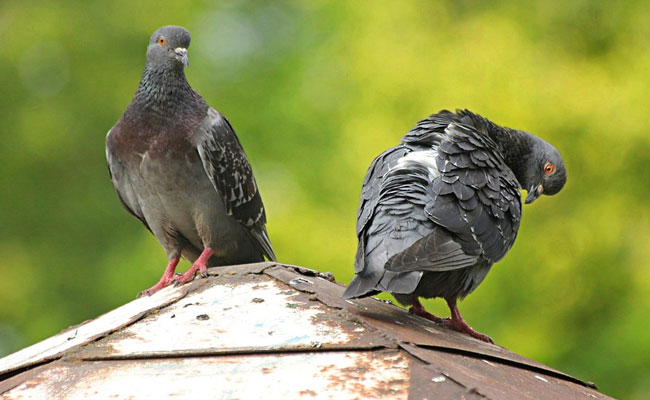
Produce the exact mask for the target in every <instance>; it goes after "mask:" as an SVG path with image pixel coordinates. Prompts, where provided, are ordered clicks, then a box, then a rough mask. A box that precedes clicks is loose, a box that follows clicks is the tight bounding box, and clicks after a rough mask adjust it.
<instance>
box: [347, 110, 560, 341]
mask: <svg viewBox="0 0 650 400" xmlns="http://www.w3.org/2000/svg"><path fill="white" fill-rule="evenodd" d="M565 182H566V171H565V169H564V163H563V161H562V157H561V156H560V153H558V151H557V150H556V149H555V148H554V147H553V146H551V145H550V144H548V143H546V142H545V141H543V140H541V139H539V138H537V137H535V136H533V135H531V134H530V133H527V132H523V131H518V130H514V129H509V128H503V127H500V126H498V125H496V124H494V123H492V122H490V121H488V120H487V119H485V118H483V117H481V116H479V115H477V114H473V113H471V112H470V111H467V110H464V111H457V112H456V113H455V114H454V113H452V112H450V111H447V110H444V111H440V112H439V113H437V114H434V115H431V116H430V117H429V118H426V119H423V120H422V121H420V122H418V124H417V125H416V126H415V127H414V128H413V129H411V131H409V132H408V133H407V134H406V136H404V137H403V138H402V144H401V145H399V146H395V147H393V148H390V149H388V150H386V151H385V152H384V153H382V154H381V155H379V156H378V157H377V158H375V160H374V161H373V162H372V164H371V165H370V168H369V169H368V172H367V174H366V177H365V180H364V182H363V188H362V191H361V205H360V207H359V214H358V217H357V218H358V219H357V236H358V239H359V247H358V250H357V256H356V261H355V277H354V279H353V280H352V282H351V283H350V286H349V287H348V288H347V290H346V291H345V293H344V294H343V297H344V298H346V299H350V298H355V297H362V296H370V295H373V294H376V293H378V292H382V291H385V292H390V293H392V294H393V296H394V297H395V298H396V299H397V301H399V302H400V303H402V304H404V305H411V306H412V307H411V309H410V310H409V311H410V312H411V313H413V314H416V315H419V316H422V317H425V318H428V319H430V320H433V321H435V322H438V323H441V324H443V325H445V326H448V327H450V328H452V329H455V330H457V331H460V332H464V333H467V334H469V335H471V336H473V337H475V338H477V339H480V340H483V341H485V342H492V339H490V338H489V337H488V336H486V335H484V334H481V333H478V332H476V331H475V330H473V329H472V328H471V327H470V326H469V325H468V324H467V323H466V322H465V321H464V320H463V318H462V317H461V315H460V312H459V311H458V307H457V305H456V301H457V300H458V299H462V298H464V297H465V296H467V295H468V294H470V293H471V292H472V291H473V290H474V289H476V287H477V286H478V285H479V284H480V283H481V281H483V278H485V275H486V274H487V273H488V271H489V270H490V267H491V266H492V264H493V263H495V262H497V261H499V260H500V259H501V258H503V256H504V255H505V254H506V253H507V252H508V250H509V249H510V247H512V244H513V243H514V241H515V237H516V236H517V230H518V228H519V221H520V219H521V199H520V194H519V189H526V190H527V191H528V196H527V197H526V203H527V204H528V203H532V202H533V201H535V199H537V198H538V197H539V196H540V195H541V194H542V193H544V194H548V195H552V194H555V193H557V192H559V191H560V189H562V187H563V186H564V184H565ZM419 297H424V298H434V297H442V298H444V299H445V300H446V301H447V305H448V306H449V309H450V311H451V318H444V319H443V318H439V317H436V316H435V315H433V314H430V313H428V312H427V311H426V310H425V309H424V307H423V306H422V304H420V301H419V300H418V298H419Z"/></svg>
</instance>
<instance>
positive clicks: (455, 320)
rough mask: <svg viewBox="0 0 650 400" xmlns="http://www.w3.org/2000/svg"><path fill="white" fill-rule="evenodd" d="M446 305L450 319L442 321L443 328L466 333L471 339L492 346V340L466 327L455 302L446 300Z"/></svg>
mask: <svg viewBox="0 0 650 400" xmlns="http://www.w3.org/2000/svg"><path fill="white" fill-rule="evenodd" d="M447 305H448V306H449V310H450V311H451V318H446V319H445V320H443V321H442V325H443V326H447V327H449V328H451V329H454V330H456V331H458V332H463V333H466V334H468V335H470V336H472V337H475V338H476V339H478V340H482V341H484V342H487V343H492V344H494V340H492V338H491V337H489V336H487V335H484V334H482V333H479V332H476V331H475V330H474V329H472V327H471V326H469V325H467V322H465V320H464V319H463V317H461V315H460V311H458V307H457V306H456V300H447Z"/></svg>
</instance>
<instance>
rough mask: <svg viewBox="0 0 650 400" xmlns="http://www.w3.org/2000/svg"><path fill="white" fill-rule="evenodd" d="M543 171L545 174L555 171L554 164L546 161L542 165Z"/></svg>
mask: <svg viewBox="0 0 650 400" xmlns="http://www.w3.org/2000/svg"><path fill="white" fill-rule="evenodd" d="M544 172H545V173H547V174H552V173H553V172H555V165H553V164H551V163H548V162H547V163H546V165H544Z"/></svg>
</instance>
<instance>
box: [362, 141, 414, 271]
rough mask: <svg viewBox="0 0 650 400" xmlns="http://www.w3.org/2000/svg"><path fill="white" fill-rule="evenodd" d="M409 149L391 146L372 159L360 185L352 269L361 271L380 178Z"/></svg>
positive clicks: (377, 196)
mask: <svg viewBox="0 0 650 400" xmlns="http://www.w3.org/2000/svg"><path fill="white" fill-rule="evenodd" d="M409 151H410V150H409V149H408V148H406V147H404V146H395V147H392V148H390V149H388V150H386V151H384V152H383V153H381V154H380V155H378V156H377V157H375V159H374V160H373V161H372V163H371V164H370V167H369V168H368V171H367V172H366V176H365V178H364V179H363V184H362V186H361V201H360V203H359V211H358V213H357V238H358V240H359V246H358V247H357V256H356V259H355V262H354V271H355V272H361V271H362V270H363V268H364V263H365V261H364V256H365V247H366V246H365V244H366V243H365V237H366V230H367V228H368V223H369V222H370V220H371V218H372V217H373V215H374V213H375V209H376V207H377V203H378V202H379V195H380V191H381V187H382V180H383V178H384V176H385V175H386V173H387V172H388V170H389V169H390V167H391V166H392V165H395V163H396V162H397V160H399V159H400V158H401V157H403V156H404V155H405V154H407V153H408V152H409Z"/></svg>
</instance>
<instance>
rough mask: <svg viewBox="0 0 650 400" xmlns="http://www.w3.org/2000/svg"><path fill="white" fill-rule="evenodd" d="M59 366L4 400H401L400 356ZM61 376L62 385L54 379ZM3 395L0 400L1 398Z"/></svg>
mask: <svg viewBox="0 0 650 400" xmlns="http://www.w3.org/2000/svg"><path fill="white" fill-rule="evenodd" d="M85 364H86V365H85V366H84V367H83V368H79V366H77V365H75V364H73V363H62V362H60V363H59V364H58V365H57V366H53V367H52V368H50V369H48V370H45V371H44V372H42V373H41V374H40V375H38V376H36V377H34V378H33V379H31V380H29V381H27V382H24V383H23V384H21V385H19V386H17V387H15V388H13V389H12V390H10V391H8V392H6V393H4V395H3V396H4V397H6V398H7V399H23V398H42V399H52V398H65V399H69V400H77V399H79V400H86V399H94V398H99V397H101V398H120V399H123V398H138V399H162V398H167V397H174V398H187V399H198V398H210V399H235V398H241V399H260V398H268V399H295V398H302V397H307V398H310V397H312V396H314V398H335V399H359V398H361V399H378V398H384V399H387V398H391V399H398V398H403V399H405V398H406V397H407V395H408V382H409V378H408V377H409V360H408V358H406V357H405V356H404V354H403V353H400V352H398V351H390V352H379V353H374V352H350V353H341V352H331V353H304V354H284V355H248V356H223V357H202V358H188V359H179V358H173V359H160V360H140V361H139V362H134V361H95V362H87V363H85ZM61 377H66V379H63V380H62V379H61ZM4 397H3V398H4Z"/></svg>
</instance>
